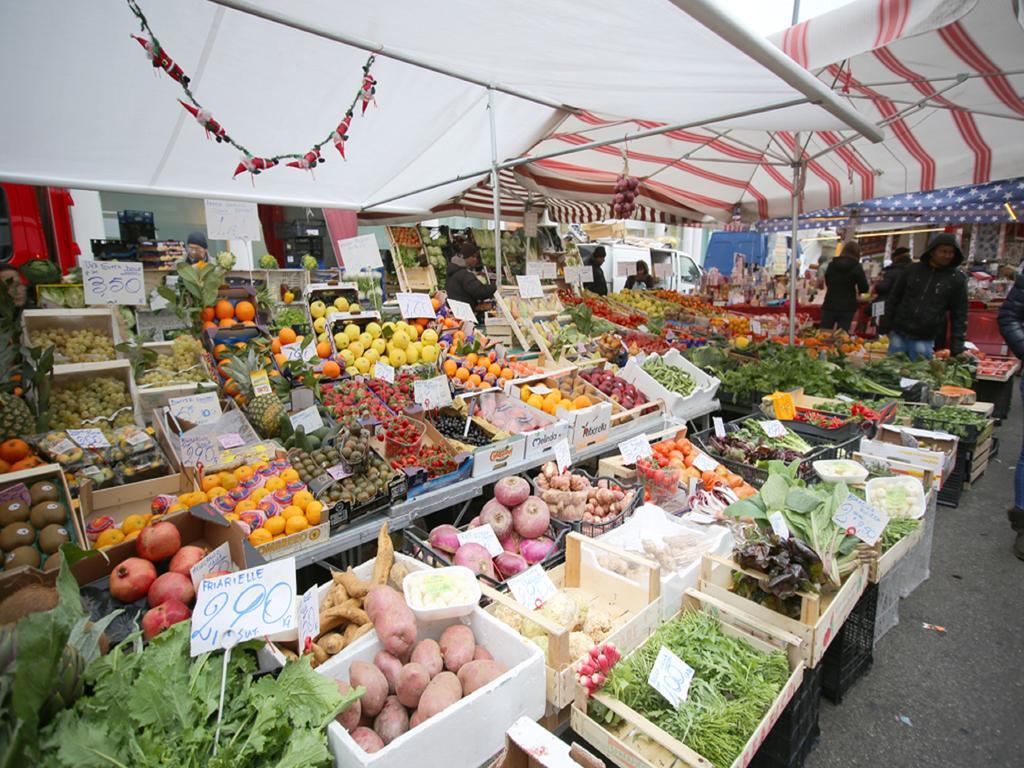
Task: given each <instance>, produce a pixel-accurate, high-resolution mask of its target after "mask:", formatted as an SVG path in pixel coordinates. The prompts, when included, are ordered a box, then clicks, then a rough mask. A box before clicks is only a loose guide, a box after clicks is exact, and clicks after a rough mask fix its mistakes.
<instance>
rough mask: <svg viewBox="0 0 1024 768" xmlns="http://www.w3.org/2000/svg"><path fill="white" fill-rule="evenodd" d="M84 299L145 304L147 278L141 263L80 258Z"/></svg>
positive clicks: (112, 302)
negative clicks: (82, 259) (144, 276)
mask: <svg viewBox="0 0 1024 768" xmlns="http://www.w3.org/2000/svg"><path fill="white" fill-rule="evenodd" d="M82 283H83V284H84V287H85V303H86V304H89V305H95V304H103V305H106V304H123V305H125V306H132V307H138V306H145V305H146V281H145V280H144V279H143V276H142V264H140V263H138V262H135V261H92V260H89V261H83V262H82Z"/></svg>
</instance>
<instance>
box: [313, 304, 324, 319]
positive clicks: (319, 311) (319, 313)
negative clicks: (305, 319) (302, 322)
mask: <svg viewBox="0 0 1024 768" xmlns="http://www.w3.org/2000/svg"><path fill="white" fill-rule="evenodd" d="M309 314H311V315H312V316H313V318H314V319H316V318H318V317H323V316H324V315H326V314H327V306H326V305H325V304H324V303H323V302H322V301H314V302H313V303H312V304H310V305H309Z"/></svg>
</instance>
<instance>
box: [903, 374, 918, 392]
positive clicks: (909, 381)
mask: <svg viewBox="0 0 1024 768" xmlns="http://www.w3.org/2000/svg"><path fill="white" fill-rule="evenodd" d="M920 381H921V380H920V379H908V378H906V377H905V376H901V377H900V389H910V388H911V387H913V386H916V385H917V384H919V383H920Z"/></svg>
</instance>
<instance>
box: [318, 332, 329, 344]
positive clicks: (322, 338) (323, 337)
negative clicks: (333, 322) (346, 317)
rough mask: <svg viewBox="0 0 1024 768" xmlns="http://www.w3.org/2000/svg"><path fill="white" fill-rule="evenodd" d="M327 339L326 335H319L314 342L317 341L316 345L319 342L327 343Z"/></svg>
mask: <svg viewBox="0 0 1024 768" xmlns="http://www.w3.org/2000/svg"><path fill="white" fill-rule="evenodd" d="M327 338H328V337H327V334H326V333H321V334H320V335H319V336H317V337H316V340H317V343H319V342H321V341H327Z"/></svg>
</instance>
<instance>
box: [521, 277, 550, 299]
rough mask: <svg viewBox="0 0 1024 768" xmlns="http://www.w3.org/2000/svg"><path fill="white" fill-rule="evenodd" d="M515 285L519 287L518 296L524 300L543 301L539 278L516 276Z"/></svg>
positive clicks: (542, 290) (542, 289)
mask: <svg viewBox="0 0 1024 768" xmlns="http://www.w3.org/2000/svg"><path fill="white" fill-rule="evenodd" d="M516 283H517V284H518V285H519V295H520V297H522V298H524V299H543V298H544V288H543V287H541V284H540V278H539V277H537V275H516Z"/></svg>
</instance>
